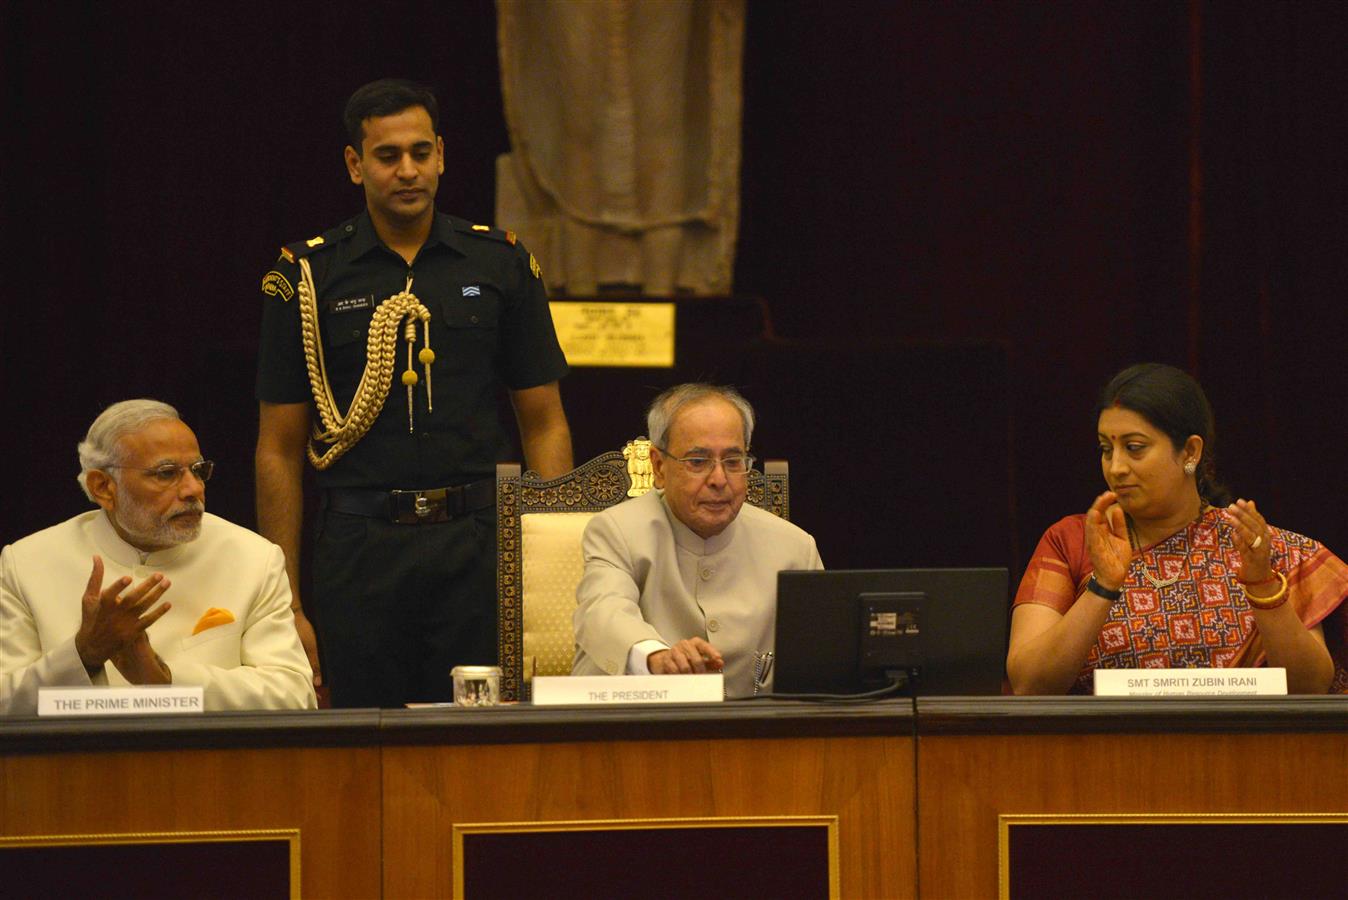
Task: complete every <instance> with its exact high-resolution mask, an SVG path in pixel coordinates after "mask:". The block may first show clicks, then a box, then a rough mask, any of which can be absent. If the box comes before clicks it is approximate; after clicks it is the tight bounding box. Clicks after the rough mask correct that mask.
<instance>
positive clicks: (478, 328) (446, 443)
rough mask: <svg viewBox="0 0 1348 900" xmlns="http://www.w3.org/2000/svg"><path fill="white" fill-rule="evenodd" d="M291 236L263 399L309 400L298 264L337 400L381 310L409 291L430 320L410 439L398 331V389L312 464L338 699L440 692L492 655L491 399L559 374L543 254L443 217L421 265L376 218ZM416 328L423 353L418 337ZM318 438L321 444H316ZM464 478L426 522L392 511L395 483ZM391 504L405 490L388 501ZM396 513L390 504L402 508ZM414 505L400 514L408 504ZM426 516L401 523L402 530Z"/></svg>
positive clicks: (331, 679)
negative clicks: (321, 462) (337, 450)
mask: <svg viewBox="0 0 1348 900" xmlns="http://www.w3.org/2000/svg"><path fill="white" fill-rule="evenodd" d="M321 238H322V239H321V241H320V240H318V239H313V240H310V241H302V242H299V243H297V244H293V245H289V246H287V247H286V248H285V250H284V251H283V256H282V258H281V259H280V260H278V262H277V264H276V266H275V267H274V268H273V270H272V271H271V272H268V273H267V275H266V277H265V278H264V279H263V285H262V289H263V293H264V294H265V295H266V296H264V298H263V300H264V303H263V308H264V311H263V321H262V341H261V348H260V351H259V357H258V378H257V396H258V399H259V400H263V401H266V402H269V403H299V402H306V401H307V402H310V403H312V393H311V391H310V385H309V378H308V374H307V371H306V367H305V361H304V351H303V343H302V340H301V329H300V316H299V300H298V285H299V279H300V271H299V264H298V259H299V258H300V257H303V258H306V259H308V260H309V263H310V265H311V267H312V270H313V275H314V283H315V286H316V288H317V291H316V293H317V297H318V319H319V330H320V335H321V339H322V343H323V350H324V357H325V361H326V365H327V371H328V376H329V380H330V383H331V386H332V392H333V395H334V397H335V399H336V402H337V408H338V409H339V410H340V411H341V412H343V413H345V412H346V410H347V408H348V405H349V404H350V402H351V397H352V395H353V394H354V392H355V388H356V385H357V383H358V382H359V381H360V377H361V374H362V373H363V372H364V370H365V356H366V335H367V331H368V328H369V324H370V319H371V316H372V315H373V313H374V310H375V308H376V307H377V306H378V305H379V304H380V303H382V302H383V301H384V300H386V299H387V298H388V297H390V296H392V295H394V294H396V293H398V292H400V291H402V290H403V288H404V287H405V285H406V281H407V277H408V276H409V275H411V276H412V278H413V283H412V293H413V294H415V295H416V296H417V298H418V299H419V300H420V301H421V303H422V304H423V305H424V306H426V307H427V308H428V309H429V310H430V313H431V321H430V346H431V349H432V350H433V351H434V353H435V363H434V365H433V366H432V367H431V386H432V394H431V400H432V402H433V408H431V409H428V408H427V392H426V379H425V375H424V371H425V370H424V368H423V367H422V365H421V364H420V363H415V364H414V368H415V370H416V371H417V372H418V373H420V374H421V379H420V382H419V384H418V385H417V386H416V388H415V389H414V390H413V404H414V408H413V429H412V432H411V433H409V431H408V408H407V407H408V402H407V389H406V388H405V387H404V386H403V384H402V383H401V382H400V380H399V376H400V374H401V373H402V371H403V370H404V369H406V368H407V363H406V352H407V351H406V344H405V343H404V342H403V341H402V340H399V342H398V348H397V351H396V355H395V359H396V363H395V366H394V372H393V382H392V386H391V388H390V391H389V395H388V397H387V399H386V400H385V402H384V407H383V409H382V411H381V412H380V414H379V417H378V419H377V420H376V421H375V422H374V424H373V425H372V426H371V428H370V430H369V432H368V433H367V434H366V435H365V437H364V438H363V439H361V440H360V441H359V442H358V443H357V444H356V445H355V446H354V447H352V448H351V449H350V450H349V451H348V452H347V453H346V454H345V455H343V456H342V457H340V458H339V459H338V460H337V461H336V462H335V463H334V464H333V465H332V466H331V467H330V468H328V469H327V470H325V471H320V472H318V473H317V480H318V484H319V486H320V487H321V488H322V489H323V490H324V507H323V511H322V514H321V518H320V521H319V523H318V527H317V529H316V547H315V553H314V592H313V593H314V600H315V603H316V608H315V609H314V610H313V611H314V612H315V613H316V615H315V620H316V625H317V629H318V633H319V643H320V648H321V652H322V657H323V671H324V680H325V683H327V684H328V685H329V687H330V689H331V692H332V700H333V704H334V705H335V706H398V705H401V704H403V703H404V702H407V701H412V700H446V699H449V698H450V696H451V695H452V688H451V680H450V677H449V670H450V668H451V667H453V666H455V665H460V664H482V663H494V662H495V660H496V612H495V610H496V605H495V562H496V555H495V551H496V543H495V507H494V504H493V503H492V502H491V498H492V496H493V491H492V489H491V485H492V483H493V479H494V477H495V464H496V460H497V457H498V449H499V448H500V446H501V444H502V435H501V433H500V421H499V415H498V395H499V391H500V388H501V386H502V385H504V386H505V387H506V388H509V389H512V390H518V389H523V388H530V387H536V386H539V385H543V384H548V383H550V382H553V381H556V380H557V379H558V378H560V377H561V376H562V375H564V374H566V371H567V368H566V360H565V358H564V357H563V355H562V351H561V348H560V347H559V345H558V343H557V336H556V333H555V331H554V329H553V326H552V318H551V314H550V312H549V309H548V304H547V296H546V294H545V292H544V288H543V282H542V280H541V278H540V276H539V272H538V268H537V264H536V263H535V262H534V261H533V258H532V257H531V256H530V255H529V252H528V251H527V250H525V249H524V248H523V247H522V246H521V245H519V244H517V243H516V242H515V240H514V236H513V235H510V234H509V233H508V232H503V231H498V230H495V229H484V228H483V227H482V226H473V225H471V224H470V223H468V222H465V221H463V220H461V219H456V218H453V217H451V216H446V215H441V214H437V215H436V216H435V219H434V221H433V223H432V226H431V232H430V236H429V237H428V238H427V240H426V243H425V244H424V245H423V246H422V248H421V250H420V251H419V252H418V253H417V256H416V258H415V259H414V260H413V262H412V265H411V266H410V267H409V266H408V264H407V262H406V261H405V260H404V259H403V258H402V257H401V256H399V255H398V254H397V253H395V252H393V251H392V250H390V249H389V248H388V247H386V246H385V245H384V244H383V242H382V241H380V239H379V237H378V235H377V234H376V233H375V230H374V225H373V223H372V222H371V220H370V216H369V213H368V212H364V213H362V214H361V215H359V216H357V217H356V218H354V219H352V220H350V221H348V222H345V223H343V224H341V225H338V226H337V227H336V228H334V229H332V230H331V231H328V232H325V233H324V234H323V235H322V236H321ZM421 331H422V329H421V326H420V325H418V326H417V340H416V343H415V345H414V356H415V353H416V352H417V351H419V350H420V348H421V346H422V339H421ZM323 449H324V448H323V447H322V446H320V447H319V450H320V452H321V451H322V450H323ZM444 487H459V488H464V489H463V490H462V491H461V492H459V493H458V494H456V495H455V496H454V497H452V498H451V499H455V500H456V504H457V505H455V504H450V509H449V511H448V513H447V514H445V515H441V516H436V517H432V519H433V521H432V522H431V523H429V524H401V523H400V522H398V521H394V519H395V518H396V517H397V512H398V510H392V511H390V509H389V506H388V503H387V500H386V499H384V498H385V493H386V492H389V491H423V490H429V489H436V488H444ZM394 499H395V500H400V499H404V498H402V497H395V498H394ZM395 506H396V504H395ZM402 512H403V513H406V509H403V510H402ZM411 521H417V520H416V519H415V518H409V517H407V516H406V515H404V516H403V518H402V522H411Z"/></svg>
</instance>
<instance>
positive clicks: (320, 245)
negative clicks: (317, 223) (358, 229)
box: [281, 220, 354, 263]
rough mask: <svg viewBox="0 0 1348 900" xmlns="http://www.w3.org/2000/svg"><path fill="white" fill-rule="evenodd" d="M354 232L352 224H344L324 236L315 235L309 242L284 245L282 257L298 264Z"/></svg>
mask: <svg viewBox="0 0 1348 900" xmlns="http://www.w3.org/2000/svg"><path fill="white" fill-rule="evenodd" d="M353 221H354V220H353ZM353 231H354V229H353V227H352V223H351V222H343V223H342V224H341V225H338V226H336V227H335V228H330V229H328V230H327V231H325V232H323V233H322V234H319V235H315V236H314V237H311V238H309V239H308V240H307V241H295V242H294V243H293V244H285V245H283V246H282V247H281V256H282V257H283V258H284V259H285V260H286V261H287V262H292V263H293V262H296V261H298V260H299V259H301V258H302V257H305V256H309V255H310V254H312V253H317V252H318V251H319V250H326V249H327V248H328V247H331V246H333V245H334V244H336V243H337V242H338V241H340V240H342V239H343V238H346V237H350V235H351V234H352V232H353Z"/></svg>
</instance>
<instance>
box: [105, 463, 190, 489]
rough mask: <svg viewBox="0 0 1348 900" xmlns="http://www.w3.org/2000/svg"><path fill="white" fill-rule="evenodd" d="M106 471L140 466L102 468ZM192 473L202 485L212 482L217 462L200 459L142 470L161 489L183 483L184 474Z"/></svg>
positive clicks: (141, 472)
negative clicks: (188, 462) (188, 463)
mask: <svg viewBox="0 0 1348 900" xmlns="http://www.w3.org/2000/svg"><path fill="white" fill-rule="evenodd" d="M102 468H104V469H137V468H140V467H139V466H102ZM184 472H191V473H192V475H193V477H194V478H196V480H197V481H200V482H201V483H202V484H205V483H206V482H208V481H210V480H211V475H212V474H213V473H214V472H215V460H211V459H199V460H197V461H196V462H194V463H192V464H190V465H186V466H183V465H179V464H178V463H164V465H162V466H155V467H154V468H153V469H141V470H140V474H142V475H144V476H145V477H146V478H149V479H151V480H153V481H154V482H155V483H156V484H158V485H160V486H161V487H172V486H173V485H175V484H177V483H178V482H179V481H182V478H183V473H184Z"/></svg>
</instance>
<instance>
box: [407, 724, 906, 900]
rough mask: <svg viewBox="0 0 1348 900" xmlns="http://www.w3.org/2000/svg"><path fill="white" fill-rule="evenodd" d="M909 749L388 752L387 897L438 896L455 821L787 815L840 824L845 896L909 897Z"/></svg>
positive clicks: (703, 744) (692, 744)
mask: <svg viewBox="0 0 1348 900" xmlns="http://www.w3.org/2000/svg"><path fill="white" fill-rule="evenodd" d="M912 754H913V750H912V740H911V739H910V738H811V739H790V740H767V739H765V740H704V741H665V742H646V741H642V742H622V741H612V742H603V743H565V744H512V745H479V746H410V747H387V748H385V750H384V800H385V805H384V847H385V867H384V870H385V880H384V896H386V897H444V896H448V895H449V893H450V891H451V889H452V886H453V879H454V873H453V870H452V869H453V865H452V864H453V859H452V848H453V826H454V824H455V823H456V822H463V823H467V822H512V821H526V822H537V821H549V820H574V819H626V818H669V817H718V816H788V815H836V816H838V820H839V823H838V827H839V856H840V865H839V868H840V876H841V886H842V895H843V896H844V897H881V896H883V897H909V896H913V895H914V881H913V879H914V874H915V871H916V855H915V844H914V834H913V830H912V810H913V755H912ZM488 782H489V783H490V787H488Z"/></svg>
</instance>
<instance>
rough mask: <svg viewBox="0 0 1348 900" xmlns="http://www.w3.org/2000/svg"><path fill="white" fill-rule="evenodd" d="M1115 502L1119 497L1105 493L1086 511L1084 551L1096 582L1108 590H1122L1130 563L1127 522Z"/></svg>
mask: <svg viewBox="0 0 1348 900" xmlns="http://www.w3.org/2000/svg"><path fill="white" fill-rule="evenodd" d="M1118 499H1119V495H1118V494H1116V493H1114V492H1113V491H1105V492H1104V493H1103V494H1101V495H1100V496H1098V497H1096V498H1095V502H1094V503H1092V504H1091V508H1090V509H1089V510H1087V511H1086V550H1087V551H1088V552H1089V553H1090V556H1091V567H1092V568H1094V569H1095V580H1096V582H1098V583H1099V585H1100V586H1101V587H1103V588H1105V589H1106V590H1110V591H1117V590H1119V588H1121V587H1123V582H1124V580H1125V579H1126V578H1127V577H1128V566H1129V564H1130V563H1132V561H1133V545H1132V542H1131V541H1129V540H1128V523H1127V520H1125V519H1124V517H1123V507H1121V506H1119V504H1118V502H1117V501H1118Z"/></svg>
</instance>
